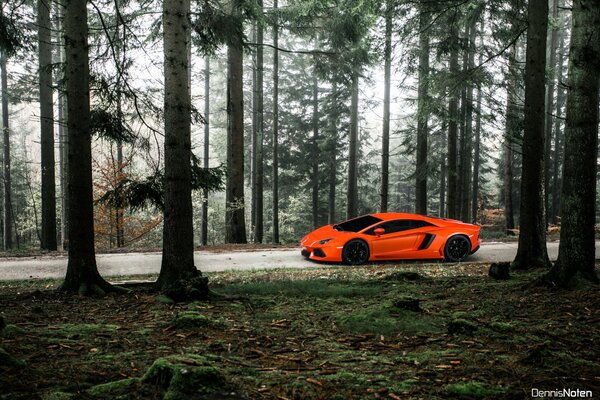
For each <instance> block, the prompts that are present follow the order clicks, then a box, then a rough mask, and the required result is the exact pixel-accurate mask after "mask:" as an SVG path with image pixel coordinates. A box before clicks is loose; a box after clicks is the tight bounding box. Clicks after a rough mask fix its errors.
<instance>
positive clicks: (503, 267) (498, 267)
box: [489, 262, 510, 280]
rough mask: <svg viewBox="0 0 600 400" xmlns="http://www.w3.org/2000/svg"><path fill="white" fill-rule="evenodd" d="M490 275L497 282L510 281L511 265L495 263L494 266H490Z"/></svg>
mask: <svg viewBox="0 0 600 400" xmlns="http://www.w3.org/2000/svg"><path fill="white" fill-rule="evenodd" d="M489 275H490V277H492V278H494V279H497V280H506V279H510V263H509V262H501V263H493V264H492V265H490V271H489Z"/></svg>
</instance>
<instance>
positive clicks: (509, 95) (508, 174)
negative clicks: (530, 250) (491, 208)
mask: <svg viewBox="0 0 600 400" xmlns="http://www.w3.org/2000/svg"><path fill="white" fill-rule="evenodd" d="M516 68H517V59H516V46H512V47H511V49H510V50H509V53H508V72H507V77H506V127H505V131H504V151H503V156H504V174H503V176H504V181H503V185H504V220H505V227H506V234H507V235H512V234H513V230H514V229H515V212H514V206H513V182H514V177H513V141H514V140H515V138H516V136H517V134H518V132H517V129H518V128H517V124H518V122H517V115H516V112H517V111H516V91H517V78H516V74H517V72H516Z"/></svg>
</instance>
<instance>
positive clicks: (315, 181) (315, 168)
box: [310, 59, 319, 229]
mask: <svg viewBox="0 0 600 400" xmlns="http://www.w3.org/2000/svg"><path fill="white" fill-rule="evenodd" d="M316 61H317V60H316V59H315V67H316ZM312 103H313V104H312V106H313V115H312V125H313V137H312V157H311V158H312V160H311V161H312V172H311V176H310V181H311V188H312V224H313V229H317V228H318V227H319V81H318V79H317V74H316V71H313V98H312Z"/></svg>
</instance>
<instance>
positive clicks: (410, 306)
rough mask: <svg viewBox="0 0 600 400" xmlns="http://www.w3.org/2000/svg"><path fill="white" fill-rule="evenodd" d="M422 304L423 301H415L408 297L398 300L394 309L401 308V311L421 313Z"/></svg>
mask: <svg viewBox="0 0 600 400" xmlns="http://www.w3.org/2000/svg"><path fill="white" fill-rule="evenodd" d="M420 302H421V300H419V299H414V298H412V297H406V298H402V299H398V300H396V301H394V307H395V308H399V309H401V310H408V311H414V312H421V311H423V310H422V309H421V305H420Z"/></svg>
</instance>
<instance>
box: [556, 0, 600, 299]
mask: <svg viewBox="0 0 600 400" xmlns="http://www.w3.org/2000/svg"><path fill="white" fill-rule="evenodd" d="M599 26H600V3H599V2H598V1H597V0H574V1H573V27H572V31H571V32H572V33H571V49H570V52H569V91H568V94H567V119H566V122H565V165H564V169H563V187H562V193H561V199H562V204H561V230H560V245H559V250H558V260H557V261H556V263H555V264H554V267H552V269H551V270H550V272H549V273H548V275H547V276H546V279H547V280H549V281H550V282H551V283H552V284H554V285H556V286H561V287H565V286H567V285H568V284H569V282H570V281H571V279H572V278H573V277H574V276H575V275H577V274H580V275H581V276H582V277H583V278H585V279H587V280H589V281H591V282H594V283H596V284H597V283H600V280H599V279H598V276H597V275H596V272H595V249H596V248H595V231H594V224H595V221H596V204H595V202H594V201H592V199H594V198H595V196H596V169H597V156H598V95H599V88H600V86H599V83H600V30H599V29H598V27H599Z"/></svg>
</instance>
